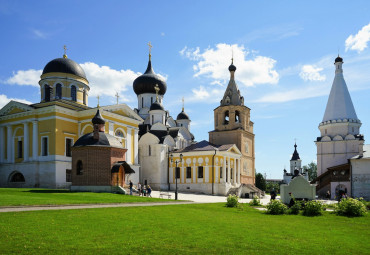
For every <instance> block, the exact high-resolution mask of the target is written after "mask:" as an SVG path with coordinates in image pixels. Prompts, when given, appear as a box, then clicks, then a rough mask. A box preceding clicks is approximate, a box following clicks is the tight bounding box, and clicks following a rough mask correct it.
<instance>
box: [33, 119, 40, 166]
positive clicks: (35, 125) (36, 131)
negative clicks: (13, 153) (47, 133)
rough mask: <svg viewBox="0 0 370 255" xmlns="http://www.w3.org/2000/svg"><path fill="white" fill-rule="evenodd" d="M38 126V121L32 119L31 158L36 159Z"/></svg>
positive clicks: (37, 153)
mask: <svg viewBox="0 0 370 255" xmlns="http://www.w3.org/2000/svg"><path fill="white" fill-rule="evenodd" d="M38 129H39V127H38V122H37V121H36V120H35V121H32V159H33V160H34V161H36V160H37V159H38V155H39V152H38V150H39V130H38Z"/></svg>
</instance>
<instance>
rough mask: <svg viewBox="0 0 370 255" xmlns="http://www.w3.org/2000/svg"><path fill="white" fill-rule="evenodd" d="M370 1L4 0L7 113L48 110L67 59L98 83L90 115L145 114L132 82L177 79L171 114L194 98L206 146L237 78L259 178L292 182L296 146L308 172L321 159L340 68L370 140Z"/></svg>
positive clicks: (168, 104) (167, 100)
mask: <svg viewBox="0 0 370 255" xmlns="http://www.w3.org/2000/svg"><path fill="white" fill-rule="evenodd" d="M369 9H370V2H368V1H353V2H351V3H349V2H348V1H214V0H213V1H104V2H103V1H68V0H65V1H15V0H11V1H3V0H0V31H1V40H0V49H1V60H0V107H2V106H4V105H5V104H6V103H7V102H8V101H9V100H11V99H13V100H19V101H22V102H31V103H37V102H39V101H40V90H39V87H38V83H37V82H38V80H39V75H40V73H41V70H42V69H43V68H44V66H45V65H46V64H47V63H48V62H49V61H50V60H52V59H54V58H57V57H61V56H62V55H63V45H67V48H68V51H67V55H68V57H69V58H71V59H73V60H74V61H76V62H77V63H80V64H81V65H82V67H83V68H84V70H85V72H86V74H87V78H88V79H89V81H90V87H91V90H90V97H89V106H91V107H94V106H96V104H97V99H96V95H98V94H100V95H101V101H100V104H101V105H108V104H114V103H115V101H116V98H115V97H114V94H115V93H116V92H118V93H119V94H120V102H121V103H126V104H128V105H129V106H131V107H136V106H137V101H136V95H135V94H134V92H133V90H132V81H133V80H134V79H135V78H136V77H137V76H138V75H139V74H140V73H142V72H144V71H145V69H146V65H147V61H148V46H147V43H148V42H149V41H150V42H151V43H152V45H153V48H152V63H153V67H154V70H155V72H157V73H159V74H160V75H162V76H164V77H165V78H166V79H167V86H168V89H167V93H166V95H165V97H164V105H165V108H166V109H168V110H169V111H170V113H171V115H172V116H174V117H176V116H177V114H178V113H179V112H180V111H181V98H182V97H184V98H185V111H186V112H187V113H188V114H189V115H190V118H191V120H192V126H191V131H192V132H193V133H194V135H195V139H196V140H197V141H201V140H203V139H205V140H208V131H211V130H213V109H214V108H216V107H217V106H218V105H219V102H220V100H221V98H222V96H223V92H224V90H225V88H226V86H227V83H228V80H229V72H228V70H227V68H228V66H229V65H230V62H231V55H232V52H233V53H234V64H235V66H236V67H237V71H236V80H237V84H238V86H239V89H240V91H241V93H242V95H243V96H244V98H245V105H246V106H248V107H249V108H251V120H252V121H254V123H255V124H254V132H255V135H256V136H255V156H256V170H257V172H261V173H266V174H267V177H268V178H282V174H283V169H284V166H286V167H288V166H289V160H290V157H291V154H292V153H293V150H294V148H293V145H294V139H297V144H298V152H299V153H300V156H301V159H302V160H303V164H304V165H305V164H308V163H310V162H311V161H313V160H316V146H315V143H314V141H315V140H316V137H317V136H319V135H320V133H319V130H318V125H319V123H320V122H321V121H322V118H323V115H324V111H325V107H326V102H327V98H328V94H329V91H330V87H331V84H332V81H333V78H334V65H333V63H334V59H335V57H336V56H337V54H338V51H339V53H340V55H341V56H342V57H343V59H344V65H343V69H344V77H345V80H346V82H347V86H348V88H349V91H350V93H351V97H352V101H353V103H354V106H355V109H356V112H357V115H358V118H359V119H360V120H361V121H362V123H363V125H362V127H361V133H363V134H364V135H365V139H366V138H367V136H369V135H370V110H369V106H370V103H369V95H370V72H369V70H370V51H369V48H368V44H369V41H370V18H369V15H368V13H369Z"/></svg>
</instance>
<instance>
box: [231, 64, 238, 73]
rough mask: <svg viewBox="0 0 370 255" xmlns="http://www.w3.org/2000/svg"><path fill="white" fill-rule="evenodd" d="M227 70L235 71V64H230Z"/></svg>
mask: <svg viewBox="0 0 370 255" xmlns="http://www.w3.org/2000/svg"><path fill="white" fill-rule="evenodd" d="M229 71H230V72H235V71H236V66H234V65H233V64H231V65H230V66H229Z"/></svg>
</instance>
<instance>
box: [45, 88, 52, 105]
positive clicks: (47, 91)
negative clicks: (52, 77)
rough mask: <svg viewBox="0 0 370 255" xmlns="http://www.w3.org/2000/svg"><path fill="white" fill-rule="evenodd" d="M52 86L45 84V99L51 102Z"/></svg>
mask: <svg viewBox="0 0 370 255" xmlns="http://www.w3.org/2000/svg"><path fill="white" fill-rule="evenodd" d="M51 92H52V90H51V88H50V86H49V85H45V86H44V99H45V102H50V95H51Z"/></svg>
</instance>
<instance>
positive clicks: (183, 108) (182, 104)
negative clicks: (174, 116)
mask: <svg viewBox="0 0 370 255" xmlns="http://www.w3.org/2000/svg"><path fill="white" fill-rule="evenodd" d="M182 111H184V97H182Z"/></svg>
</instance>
